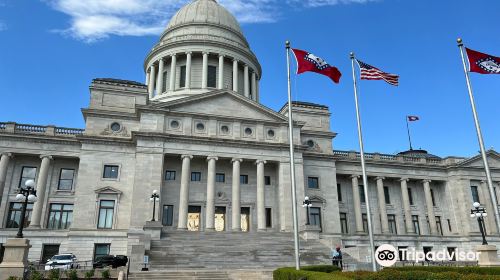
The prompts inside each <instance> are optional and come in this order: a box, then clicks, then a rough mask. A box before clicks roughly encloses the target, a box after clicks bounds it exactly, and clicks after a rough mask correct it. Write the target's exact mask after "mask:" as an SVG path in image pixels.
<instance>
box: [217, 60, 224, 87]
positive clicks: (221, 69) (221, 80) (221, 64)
mask: <svg viewBox="0 0 500 280" xmlns="http://www.w3.org/2000/svg"><path fill="white" fill-rule="evenodd" d="M217 88H218V89H223V88H224V56H223V55H222V54H221V55H219V84H218V85H217Z"/></svg>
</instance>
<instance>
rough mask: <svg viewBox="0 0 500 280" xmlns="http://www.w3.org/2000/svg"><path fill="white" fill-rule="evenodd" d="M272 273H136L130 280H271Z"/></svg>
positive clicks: (223, 271)
mask: <svg viewBox="0 0 500 280" xmlns="http://www.w3.org/2000/svg"><path fill="white" fill-rule="evenodd" d="M272 278H273V276H272V271H256V270H231V271H229V270H222V271H217V270H208V271H206V270H195V271H165V272H160V271H152V272H135V273H131V274H130V275H129V278H128V279H129V280H271V279H272Z"/></svg>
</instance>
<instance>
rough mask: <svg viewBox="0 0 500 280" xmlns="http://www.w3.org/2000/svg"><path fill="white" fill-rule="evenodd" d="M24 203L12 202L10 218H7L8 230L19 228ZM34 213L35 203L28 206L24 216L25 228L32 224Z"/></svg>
mask: <svg viewBox="0 0 500 280" xmlns="http://www.w3.org/2000/svg"><path fill="white" fill-rule="evenodd" d="M22 207H23V204H22V203H19V202H12V203H11V204H10V207H9V216H8V217H7V226H6V227H7V228H18V227H19V224H20V223H21V208H22ZM32 211H33V203H28V204H27V205H26V213H25V215H24V217H25V219H24V227H28V226H29V225H30V222H31V212H32Z"/></svg>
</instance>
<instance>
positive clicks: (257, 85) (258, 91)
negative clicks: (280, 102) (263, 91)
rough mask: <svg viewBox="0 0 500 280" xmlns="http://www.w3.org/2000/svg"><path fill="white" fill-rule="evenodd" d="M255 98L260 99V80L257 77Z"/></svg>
mask: <svg viewBox="0 0 500 280" xmlns="http://www.w3.org/2000/svg"><path fill="white" fill-rule="evenodd" d="M255 98H256V99H257V100H260V88H259V80H258V78H257V81H256V82H255Z"/></svg>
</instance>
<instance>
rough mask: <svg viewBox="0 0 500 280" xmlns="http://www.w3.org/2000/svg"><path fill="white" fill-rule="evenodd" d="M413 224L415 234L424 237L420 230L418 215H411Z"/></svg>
mask: <svg viewBox="0 0 500 280" xmlns="http://www.w3.org/2000/svg"><path fill="white" fill-rule="evenodd" d="M411 223H412V225H413V230H414V231H415V234H416V235H422V231H421V228H420V220H419V217H418V215H411Z"/></svg>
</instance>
